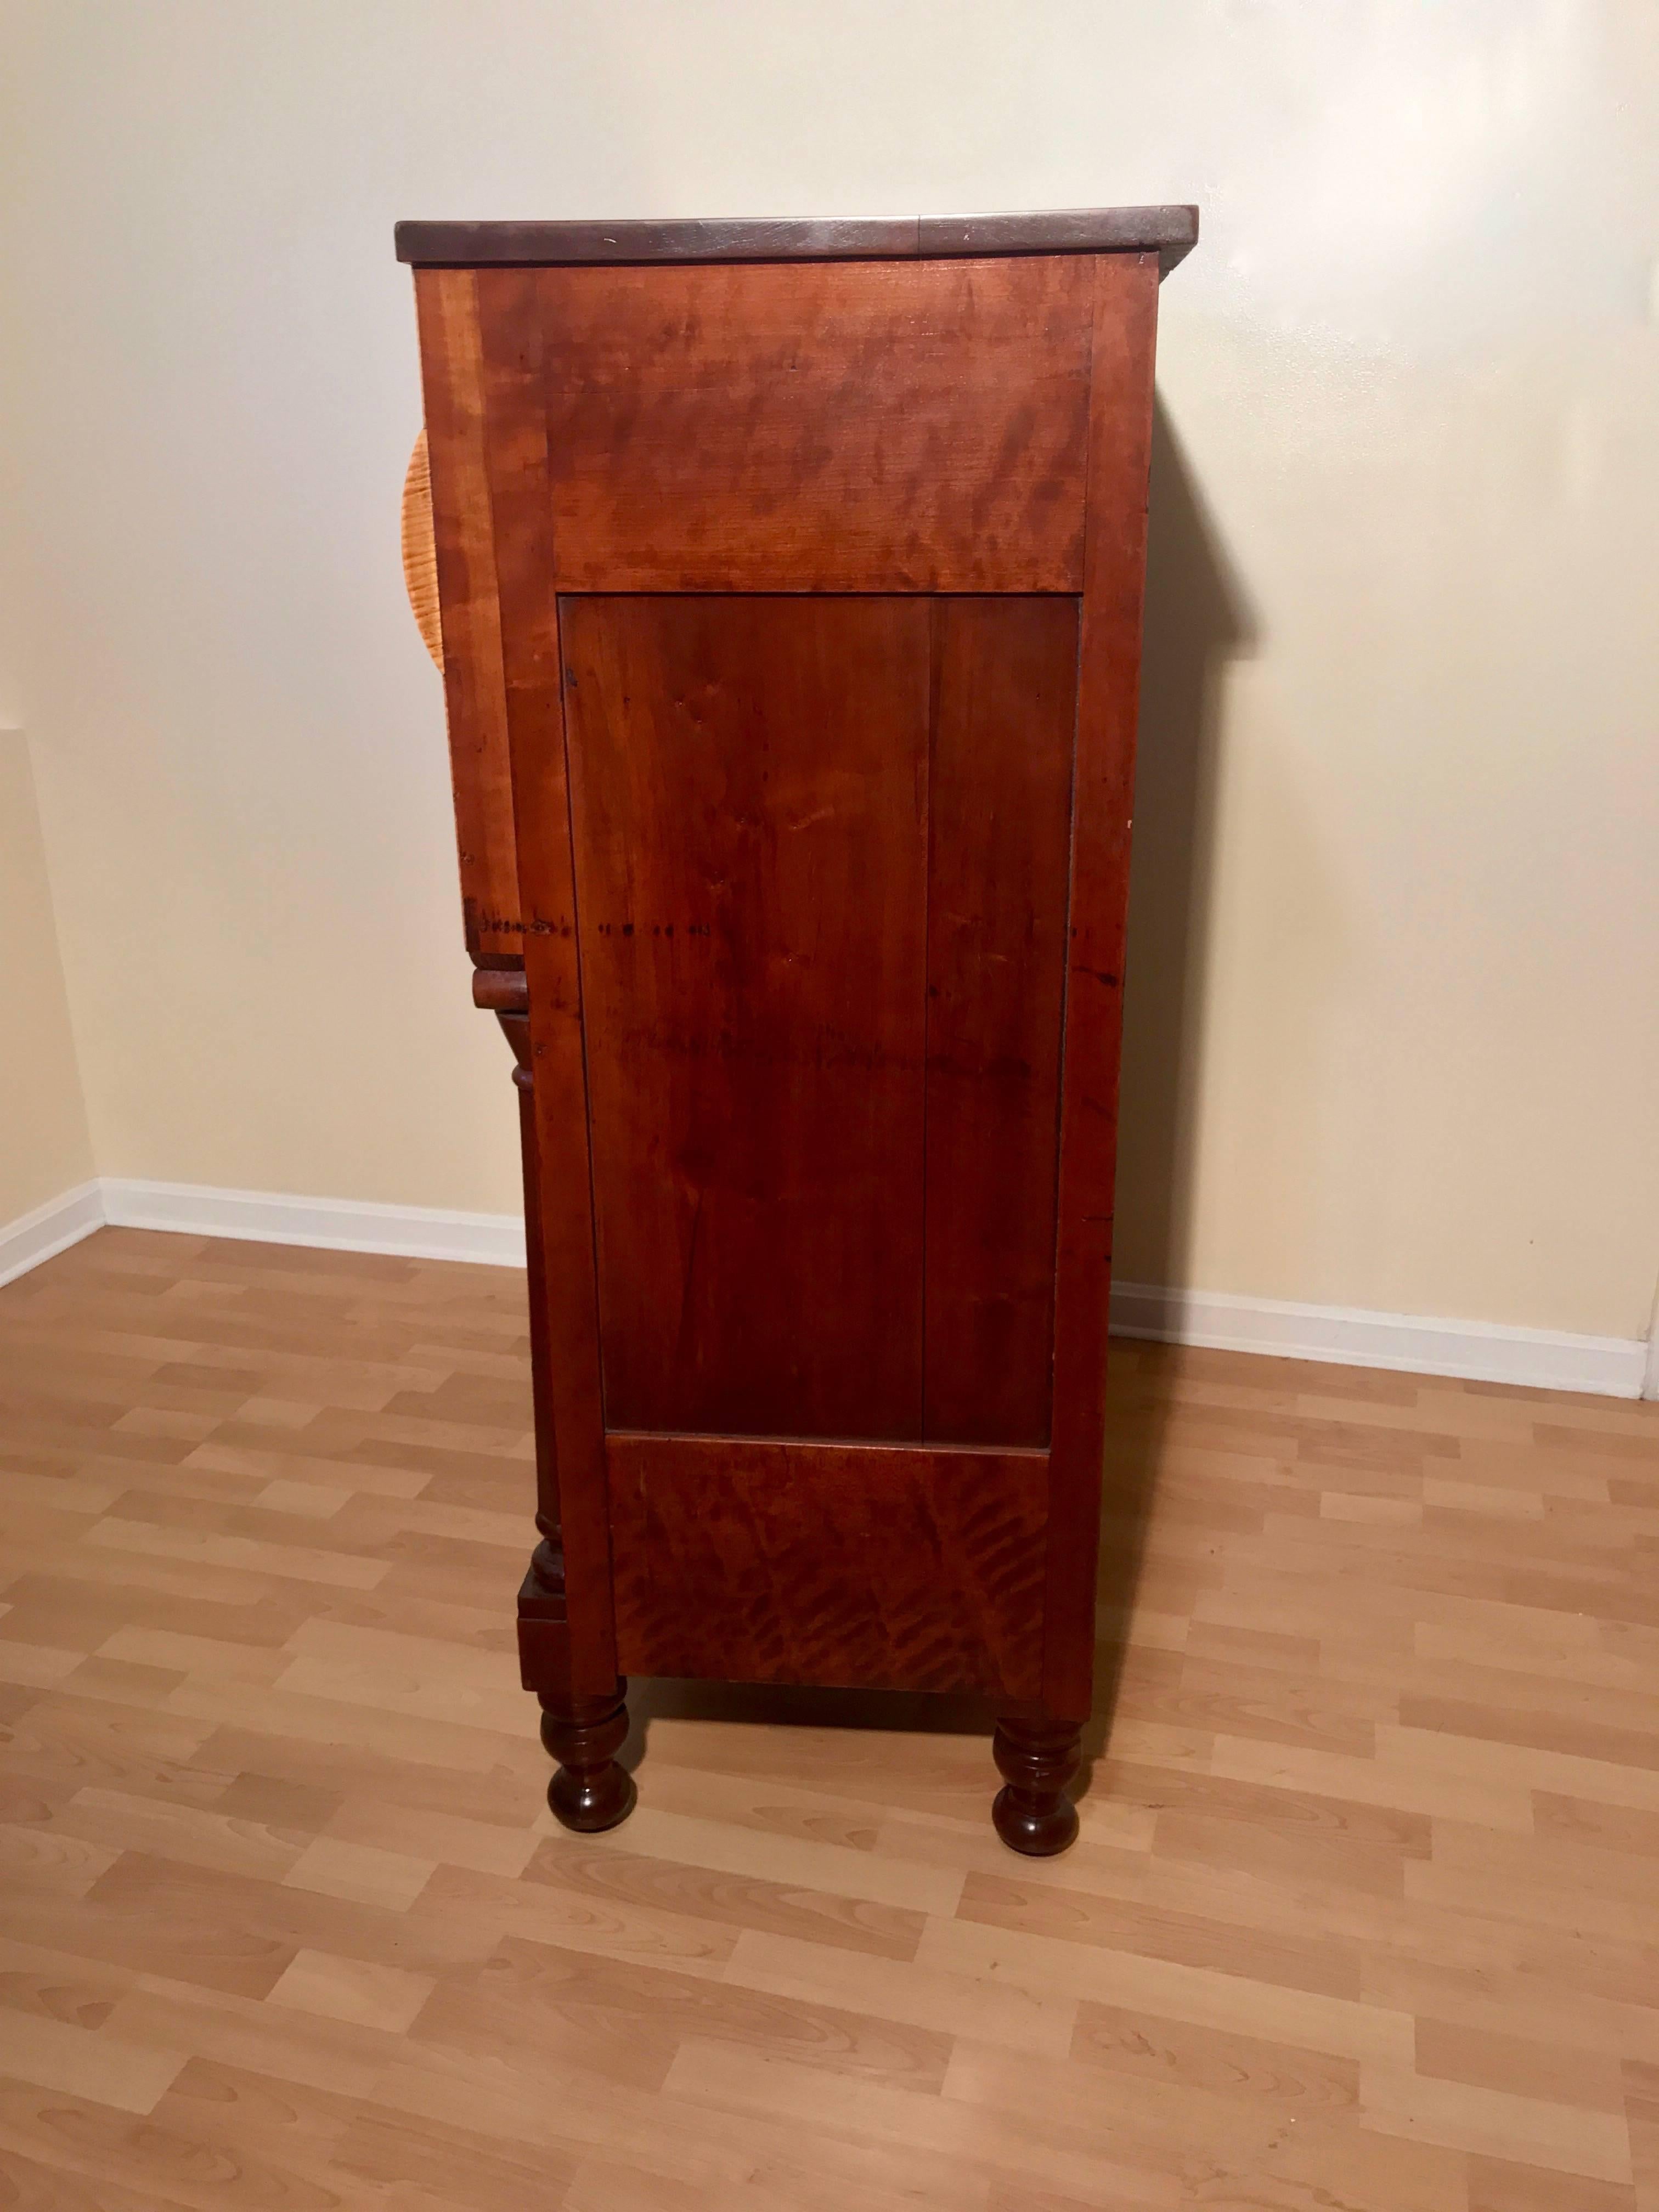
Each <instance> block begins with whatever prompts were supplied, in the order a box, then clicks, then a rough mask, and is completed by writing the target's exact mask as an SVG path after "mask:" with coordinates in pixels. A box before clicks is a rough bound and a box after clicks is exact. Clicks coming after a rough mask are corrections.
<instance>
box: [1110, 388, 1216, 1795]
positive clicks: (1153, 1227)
mask: <svg viewBox="0 0 1659 2212" xmlns="http://www.w3.org/2000/svg"><path fill="white" fill-rule="evenodd" d="M1256 635H1257V632H1256V626H1255V618H1254V616H1253V613H1252V611H1251V609H1250V606H1249V601H1248V599H1247V598H1246V596H1245V593H1244V591H1243V586H1242V585H1241V584H1240V582H1239V580H1238V578H1237V573H1236V571H1235V570H1234V568H1233V567H1232V565H1231V562H1230V561H1229V559H1228V557H1227V554H1226V551H1225V548H1224V547H1223V545H1222V544H1221V540H1220V538H1219V536H1218V532H1217V530H1216V526H1215V524H1214V522H1213V520H1212V518H1211V516H1210V514H1209V512H1208V510H1207V509H1206V506H1205V504H1204V499H1203V495H1202V494H1201V492H1200V490H1199V488H1198V485H1197V483H1195V481H1194V477H1193V472H1192V469H1191V465H1190V464H1189V463H1188V459H1187V456H1186V454H1185V453H1184V452H1183V451H1182V446H1181V441H1180V440H1179V438H1178V437H1177V436H1176V432H1175V429H1174V428H1173V426H1172V425H1171V423H1170V418H1169V415H1168V413H1167V411H1166V410H1165V409H1164V404H1163V402H1162V401H1161V400H1160V401H1159V402H1158V409H1157V412H1156V415H1155V416H1154V418H1153V424H1152V496H1151V511H1150V514H1149V518H1148V525H1147V545H1146V629H1145V641H1144V644H1143V647H1142V659H1141V679H1140V738H1139V755H1138V760H1137V766H1136V772H1135V811H1134V840H1133V862H1132V866H1131V871H1130V884H1129V941H1128V953H1127V973H1126V976H1125V990H1124V1031H1123V1080H1122V1090H1121V1109H1120V1125H1119V1131H1118V1163H1117V1197H1116V1203H1115V1209H1114V1211H1115V1221H1114V1227H1113V1240H1112V1241H1113V1270H1114V1273H1115V1277H1116V1279H1118V1280H1119V1281H1127V1282H1138V1283H1148V1284H1152V1285H1158V1286H1164V1285H1186V1284H1187V1282H1188V1261H1189V1256H1190V1251H1191V1225H1192V1210H1193V1184H1194V1172H1195V1165H1196V1163H1195V1159H1194V1150H1195V1143H1196V1113H1195V1102H1196V1099H1197V1096H1198V1089H1199V1075H1200V1058H1201V1054H1202V1049H1203V1047H1202V1021H1203V1010H1204V1001H1205V994H1206V961H1207V956H1208V948H1209V941H1210V899H1211V891H1212V884H1213V868H1214V860H1213V854H1214V842H1215V811H1216V782H1217V772H1218V753H1219V747H1220V716H1221V683H1222V674H1223V671H1224V669H1225V666H1226V664H1227V663H1228V662H1229V661H1230V660H1235V659H1241V658H1243V657H1244V656H1246V655H1248V654H1249V653H1251V652H1253V651H1254V650H1255V643H1256ZM1178 1357H1179V1355H1178V1354H1176V1353H1174V1352H1170V1353H1159V1354H1148V1355H1147V1358H1148V1361H1149V1364H1150V1363H1152V1362H1154V1361H1155V1363H1156V1364H1155V1365H1154V1366H1153V1368H1152V1372H1150V1373H1149V1372H1148V1371H1147V1369H1146V1367H1140V1366H1136V1367H1131V1366H1130V1365H1129V1364H1128V1363H1127V1361H1125V1360H1122V1359H1121V1358H1120V1359H1119V1360H1117V1361H1116V1363H1115V1366H1113V1367H1109V1371H1108V1385H1107V1397H1106V1480H1105V1496H1104V1501H1103V1522H1102V1529H1101V1550H1100V1580H1099V1585H1098V1599H1099V1606H1100V1620H1101V1633H1102V1641H1101V1644H1100V1648H1099V1652H1098V1656H1097V1661H1096V1668H1095V1718H1094V1721H1093V1723H1091V1726H1090V1727H1089V1728H1088V1729H1086V1730H1085V1734H1084V1741H1083V1756H1084V1768H1083V1771H1082V1773H1081V1774H1080V1775H1079V1778H1078V1783H1077V1795H1078V1796H1079V1797H1081V1796H1083V1794H1084V1792H1085V1790H1086V1789H1087V1787H1088V1786H1089V1781H1090V1768H1091V1764H1092V1762H1093V1760H1094V1759H1097V1758H1098V1757H1099V1756H1100V1754H1101V1752H1102V1750H1103V1747H1104V1744H1105V1741H1106V1738H1107V1736H1108V1735H1109V1730H1110V1726H1111V1721H1112V1717H1113V1716H1114V1714H1115V1711H1116V1709H1117V1705H1118V1699H1119V1691H1120V1687H1121V1681H1122V1674H1123V1668H1124V1661H1125V1657H1126V1650H1125V1645H1124V1642H1123V1632H1124V1629H1125V1626H1127V1620H1128V1617H1129V1614H1130V1612H1131V1610H1132V1608H1133V1604H1134V1599H1135V1594H1136V1590H1137V1589H1138V1587H1139V1582H1140V1575H1141V1565H1142V1560H1143V1559H1144V1556H1145V1552H1146V1531H1147V1526H1148V1522H1149V1520H1150V1516H1151V1512H1152V1493H1153V1490H1154V1486H1155V1485H1156V1483H1157V1480H1158V1467H1159V1463H1160V1460H1161V1457H1162V1454H1163V1450H1164V1429H1165V1425H1166V1421H1167V1410H1168V1384H1169V1376H1168V1373H1167V1368H1168V1366H1170V1365H1172V1364H1175V1362H1176V1360H1177V1359H1178Z"/></svg>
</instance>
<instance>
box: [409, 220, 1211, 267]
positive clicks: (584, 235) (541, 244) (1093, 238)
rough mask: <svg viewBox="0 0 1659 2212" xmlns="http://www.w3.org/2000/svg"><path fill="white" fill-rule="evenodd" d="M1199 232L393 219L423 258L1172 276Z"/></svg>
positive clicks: (1132, 223) (992, 224)
mask: <svg viewBox="0 0 1659 2212" xmlns="http://www.w3.org/2000/svg"><path fill="white" fill-rule="evenodd" d="M1197 242H1198V210H1197V209H1196V208H1195V207H1191V206H1184V205H1182V206H1168V207H1120V208H1062V209H1053V210H1042V211H1039V212H1036V213H1032V214H1029V215H965V216H831V217H828V218H823V219H820V220H817V221H805V222H766V221H757V220H754V219H750V218H738V217H726V216H693V217H687V218H684V219H675V220H671V221H665V222H400V223H399V224H398V227H397V245H398V260H399V261H407V262H410V263H412V264H414V265H415V266H416V268H423V269H445V268H449V269H481V268H483V267H486V266H499V265H500V264H503V263H509V264H529V265H533V266H537V267H544V268H545V267H553V266H558V265H561V264H568V263H577V262H595V263H599V264H611V265H612V266H615V265H617V264H625V263H630V262H648V261H926V260H932V259H935V258H942V257H945V256H949V255H964V254H969V255H981V254H986V255H990V254H1002V253H1156V254H1157V255H1158V273H1159V275H1160V276H1168V275H1169V273H1170V270H1171V269H1173V268H1174V267H1175V265H1176V262H1177V261H1180V260H1181V259H1182V258H1184V257H1185V256H1186V255H1187V254H1188V253H1190V252H1192V250H1193V247H1194V246H1195V245H1196V244H1197Z"/></svg>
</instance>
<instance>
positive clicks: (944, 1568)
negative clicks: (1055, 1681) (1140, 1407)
mask: <svg viewBox="0 0 1659 2212" xmlns="http://www.w3.org/2000/svg"><path fill="white" fill-rule="evenodd" d="M607 1454H608V1458H609V1462H610V1468H611V1522H612V1527H613V1528H614V1530H615V1539H616V1553H617V1645H618V1649H619V1650H621V1651H622V1653H623V1657H624V1663H625V1664H626V1666H627V1668H628V1669H629V1672H630V1673H637V1674H708V1675H714V1676H716V1677H720V1678H724V1679H726V1680H736V1681H747V1682H819V1683H825V1684H829V1685H833V1686H847V1687H858V1688H878V1689H901V1688H902V1689H912V1690H972V1691H982V1692H989V1693H992V1694H995V1695H1000V1696H1003V1697H1006V1698H1011V1699H1020V1698H1030V1697H1035V1696H1036V1694H1037V1692H1038V1688H1039V1671H1038V1651H1037V1645H1036V1639H1035V1638H1034V1637H1033V1635H1032V1633H1031V1625H1032V1622H1033V1620H1035V1618H1036V1614H1037V1613H1038V1612H1039V1611H1040V1609H1041V1606H1042V1573H1043V1518H1044V1498H1045V1494H1046V1492H1047V1488H1048V1462H1047V1458H1046V1456H1045V1455H1044V1454H1042V1453H1041V1452H1024V1453H1012V1452H974V1451H948V1450H945V1449H931V1448H923V1447H915V1446H911V1447H908V1448H906V1447H903V1446H899V1445H883V1444H862V1445H860V1444H802V1443H784V1442H777V1441H772V1442H759V1441H756V1440H754V1439H752V1438H734V1437H663V1436H640V1435H617V1434H616V1433H614V1432H613V1433H612V1435H611V1437H610V1439H609V1442H608V1445H607Z"/></svg>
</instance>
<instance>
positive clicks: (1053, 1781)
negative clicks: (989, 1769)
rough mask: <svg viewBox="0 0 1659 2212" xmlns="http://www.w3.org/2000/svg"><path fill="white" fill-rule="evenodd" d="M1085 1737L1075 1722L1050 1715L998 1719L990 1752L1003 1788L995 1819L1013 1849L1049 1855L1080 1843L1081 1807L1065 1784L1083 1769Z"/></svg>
mask: <svg viewBox="0 0 1659 2212" xmlns="http://www.w3.org/2000/svg"><path fill="white" fill-rule="evenodd" d="M1082 1735H1083V1731H1082V1729H1080V1728H1079V1726H1078V1725H1077V1723H1075V1722H1073V1721H1056V1720H1051V1719H1049V1718H1048V1716H1047V1715H1046V1714H1040V1715H1036V1716H1030V1715H1027V1716H1023V1717H1009V1718H1006V1719H1004V1720H1001V1721H999V1722H998V1723H997V1732H996V1735H994V1737H993V1738H992V1741H991V1750H992V1753H993V1755H994V1758H995V1759H996V1763H997V1771H998V1772H999V1773H1000V1775H1001V1776H1002V1778H1003V1784H1004V1786H1003V1788H1002V1789H1000V1790H999V1791H998V1792H997V1796H996V1802H995V1803H994V1805H993V1806H992V1808H991V1819H992V1821H993V1823H994V1826H995V1828H996V1832H997V1833H998V1835H1000V1837H1001V1838H1002V1840H1003V1842H1004V1843H1005V1844H1007V1845H1008V1847H1009V1849H1010V1850H1016V1851H1023V1852H1024V1854H1025V1856H1026V1857H1027V1858H1037V1859H1046V1858H1052V1857H1054V1854H1055V1852H1056V1851H1063V1850H1065V1849H1066V1845H1067V1844H1074V1843H1075V1842H1076V1841H1077V1829H1078V1820H1077V1808H1076V1806H1075V1805H1073V1802H1072V1801H1071V1799H1070V1798H1069V1797H1068V1796H1066V1784H1067V1783H1068V1782H1069V1781H1070V1780H1071V1778H1072V1777H1073V1775H1074V1774H1075V1773H1076V1772H1077V1770H1078V1765H1079V1747H1080V1744H1081V1741H1082Z"/></svg>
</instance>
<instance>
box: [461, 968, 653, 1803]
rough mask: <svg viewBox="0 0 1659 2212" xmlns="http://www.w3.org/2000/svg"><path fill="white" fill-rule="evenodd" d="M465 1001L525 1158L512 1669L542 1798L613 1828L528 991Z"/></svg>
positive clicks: (487, 991) (497, 981)
mask: <svg viewBox="0 0 1659 2212" xmlns="http://www.w3.org/2000/svg"><path fill="white" fill-rule="evenodd" d="M472 1000H473V1004H474V1005H475V1006H480V1007H483V1008H484V1009H486V1010H487V1011H488V1012H491V1013H493V1014H494V1015H495V1018H496V1019H497V1020H498V1021H499V1022H500V1024H501V1030H502V1034H503V1035H504V1036H506V1038H507V1042H508V1043H509V1044H510V1045H511V1046H512V1048H513V1085H514V1088H515V1089H516V1090H517V1091H518V1095H519V1142H520V1152H521V1155H522V1159H523V1166H524V1190H525V1272H526V1289H527V1291H528V1293H529V1309H530V1388H531V1401H532V1412H533V1418H534V1422H535V1434H536V1528H537V1532H538V1535H539V1537H540V1539H541V1541H540V1542H539V1543H538V1545H537V1546H536V1548H535V1550H534V1551H533V1552H532V1553H531V1555H530V1565H529V1568H528V1570H527V1571H526V1575H525V1578H524V1581H523V1582H522V1583H520V1588H519V1657H520V1677H521V1679H522V1680H523V1683H524V1686H525V1688H526V1690H529V1691H532V1692H534V1694H535V1695H536V1697H537V1698H538V1699H539V1700H540V1703H541V1708H542V1729H541V1734H542V1741H543V1743H544V1745H545V1746H546V1747H547V1749H548V1751H549V1752H550V1753H551V1755H552V1757H553V1758H554V1759H555V1760H556V1762H557V1766H556V1771H555V1773H554V1776H553V1779H552V1781H551V1782H550V1784H548V1790H547V1802H548V1803H549V1805H550V1808H552V1810H553V1812H554V1814H556V1817H557V1818H558V1819H559V1820H561V1821H562V1823H563V1824H564V1826H566V1827H568V1828H575V1829H580V1830H582V1831H584V1832H592V1831H593V1830H597V1829H602V1828H614V1827H615V1826H617V1822H618V1821H619V1820H626V1819H627V1818H628V1815H629V1813H630V1812H631V1811H632V1810H633V1808H634V1796H635V1791H634V1781H633V1778H632V1776H631V1775H629V1773H628V1772H627V1771H626V1770H625V1769H624V1768H623V1767H621V1766H619V1765H617V1763H616V1753H617V1752H618V1751H619V1750H620V1749H621V1747H622V1745H623V1741H624V1739H625V1738H626V1736H627V1735H628V1708H627V1705H626V1704H625V1702H624V1699H625V1698H626V1695H627V1690H628V1685H627V1683H626V1682H625V1681H624V1680H622V1679H621V1678H620V1677H618V1678H617V1686H616V1689H615V1692H613V1693H612V1694H611V1695H609V1696H605V1695H600V1696H597V1697H595V1696H583V1695H581V1694H580V1693H579V1692H576V1691H575V1690H574V1689H573V1687H572V1686H571V1680H570V1621H569V1613H568V1607H567V1605H566V1602H565V1587H564V1538H563V1534H562V1529H561V1527H560V1521H559V1470H558V1459H557V1448H556V1443H555V1437H554V1426H553V1419H552V1408H551V1406H550V1403H549V1399H548V1376H549V1368H548V1350H547V1279H546V1273H545V1268H544V1262H543V1257H542V1225H541V1169H540V1146H539V1145H538V1140H537V1135H536V1109H535V1099H534V1077H533V1075H532V1067H531V1059H532V1054H531V1043H530V994H529V989H528V987H527V985H526V981H525V975H524V971H523V969H500V968H479V969H475V970H474V971H473V977H472Z"/></svg>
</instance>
